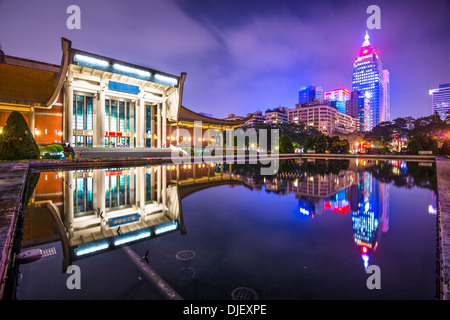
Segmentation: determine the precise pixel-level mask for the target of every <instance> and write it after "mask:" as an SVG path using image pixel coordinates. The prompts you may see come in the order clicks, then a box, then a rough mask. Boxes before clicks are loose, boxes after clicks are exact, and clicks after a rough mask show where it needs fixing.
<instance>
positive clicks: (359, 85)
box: [352, 32, 390, 130]
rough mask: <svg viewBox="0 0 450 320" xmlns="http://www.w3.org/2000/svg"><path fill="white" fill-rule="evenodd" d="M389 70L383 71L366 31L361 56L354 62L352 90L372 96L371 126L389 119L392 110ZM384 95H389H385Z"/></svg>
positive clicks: (360, 51)
mask: <svg viewBox="0 0 450 320" xmlns="http://www.w3.org/2000/svg"><path fill="white" fill-rule="evenodd" d="M388 85H389V72H387V70H386V71H383V64H382V62H381V60H380V58H379V57H378V55H377V53H376V52H375V50H374V49H373V47H372V45H371V44H370V42H369V35H368V34H367V32H366V36H365V41H364V43H363V45H362V47H361V49H360V50H359V56H358V57H357V58H356V59H355V62H354V64H353V77H352V90H359V91H362V92H364V93H366V92H367V95H368V96H369V98H370V107H371V126H370V130H372V128H373V127H375V126H376V125H377V124H379V123H381V122H383V121H388V120H389V117H390V116H389V114H390V110H386V108H389V105H388V104H386V101H389V86H388ZM384 95H388V96H387V97H384Z"/></svg>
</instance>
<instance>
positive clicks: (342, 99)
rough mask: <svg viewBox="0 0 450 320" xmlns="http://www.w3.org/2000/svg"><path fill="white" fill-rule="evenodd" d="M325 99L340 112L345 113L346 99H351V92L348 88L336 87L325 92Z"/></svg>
mask: <svg viewBox="0 0 450 320" xmlns="http://www.w3.org/2000/svg"><path fill="white" fill-rule="evenodd" d="M323 96H324V100H325V101H328V102H330V105H331V106H333V107H335V108H336V109H337V110H338V111H339V112H341V113H345V104H346V101H348V100H349V99H350V93H349V92H348V90H347V89H335V90H332V91H327V92H325V93H324V95H323Z"/></svg>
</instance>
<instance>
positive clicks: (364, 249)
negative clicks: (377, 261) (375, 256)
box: [361, 247, 369, 253]
mask: <svg viewBox="0 0 450 320" xmlns="http://www.w3.org/2000/svg"><path fill="white" fill-rule="evenodd" d="M361 251H362V253H367V252H368V251H369V250H368V249H367V247H362V248H361Z"/></svg>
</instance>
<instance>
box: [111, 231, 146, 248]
mask: <svg viewBox="0 0 450 320" xmlns="http://www.w3.org/2000/svg"><path fill="white" fill-rule="evenodd" d="M148 237H150V231H146V232H143V233H140V234H138V235H135V236H129V237H124V236H122V237H121V238H120V239H117V240H116V241H114V245H115V246H120V245H121V244H124V243H128V242H133V241H136V240H140V239H144V238H148Z"/></svg>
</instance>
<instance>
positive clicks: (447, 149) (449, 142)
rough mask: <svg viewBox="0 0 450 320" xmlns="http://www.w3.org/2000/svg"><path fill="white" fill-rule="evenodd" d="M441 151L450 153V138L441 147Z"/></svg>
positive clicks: (446, 153)
mask: <svg viewBox="0 0 450 320" xmlns="http://www.w3.org/2000/svg"><path fill="white" fill-rule="evenodd" d="M441 153H442V154H445V155H450V138H447V139H445V141H444V143H443V144H442V147H441Z"/></svg>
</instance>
